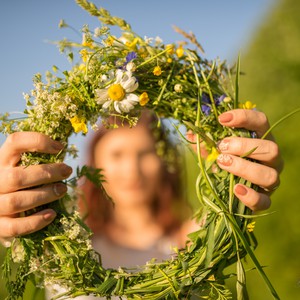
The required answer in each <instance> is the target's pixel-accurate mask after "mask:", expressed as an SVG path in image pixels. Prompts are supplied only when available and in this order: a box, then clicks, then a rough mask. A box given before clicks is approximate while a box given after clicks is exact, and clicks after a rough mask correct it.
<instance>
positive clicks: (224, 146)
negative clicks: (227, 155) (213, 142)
mask: <svg viewBox="0 0 300 300" xmlns="http://www.w3.org/2000/svg"><path fill="white" fill-rule="evenodd" d="M217 147H218V149H219V150H220V151H221V152H222V151H227V150H228V148H229V141H228V140H226V139H224V140H222V141H220V142H219V143H218V144H217Z"/></svg>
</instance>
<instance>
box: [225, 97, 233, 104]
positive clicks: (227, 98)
mask: <svg viewBox="0 0 300 300" xmlns="http://www.w3.org/2000/svg"><path fill="white" fill-rule="evenodd" d="M231 100H232V99H231V98H230V97H225V98H224V99H223V101H224V102H225V103H229V102H231Z"/></svg>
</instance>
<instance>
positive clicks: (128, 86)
mask: <svg viewBox="0 0 300 300" xmlns="http://www.w3.org/2000/svg"><path fill="white" fill-rule="evenodd" d="M122 86H123V88H124V89H125V91H126V93H131V92H133V91H135V90H136V89H137V88H138V86H139V83H138V82H137V80H136V79H135V77H131V78H130V80H127V81H126V82H124V83H123V84H122Z"/></svg>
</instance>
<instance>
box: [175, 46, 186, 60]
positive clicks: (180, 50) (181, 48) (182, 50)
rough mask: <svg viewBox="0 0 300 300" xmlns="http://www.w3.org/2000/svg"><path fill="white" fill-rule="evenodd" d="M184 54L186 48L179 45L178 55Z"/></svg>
mask: <svg viewBox="0 0 300 300" xmlns="http://www.w3.org/2000/svg"><path fill="white" fill-rule="evenodd" d="M183 54H184V49H183V47H182V46H179V47H178V48H177V49H176V55H177V56H178V58H180V57H182V56H183Z"/></svg>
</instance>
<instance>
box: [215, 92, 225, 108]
mask: <svg viewBox="0 0 300 300" xmlns="http://www.w3.org/2000/svg"><path fill="white" fill-rule="evenodd" d="M225 97H226V95H225V94H223V95H221V96H219V97H218V98H217V99H215V104H216V105H217V106H218V105H220V104H221V103H222V102H223V101H224V99H225Z"/></svg>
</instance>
